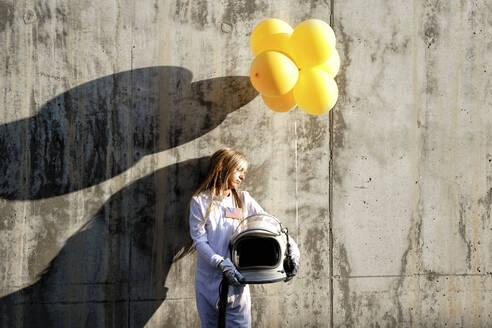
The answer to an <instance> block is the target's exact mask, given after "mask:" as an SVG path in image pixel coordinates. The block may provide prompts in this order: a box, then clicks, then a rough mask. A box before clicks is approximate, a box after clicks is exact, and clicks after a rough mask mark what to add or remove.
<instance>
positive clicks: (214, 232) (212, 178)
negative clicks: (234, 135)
mask: <svg viewBox="0 0 492 328" xmlns="http://www.w3.org/2000/svg"><path fill="white" fill-rule="evenodd" d="M247 169H248V162H247V161H246V158H245V157H244V155H243V154H241V153H240V152H238V151H236V150H233V149H227V148H225V149H220V150H218V151H216V152H215V153H214V154H213V155H212V157H211V159H210V165H209V169H208V173H207V177H206V178H205V181H204V182H203V183H202V184H201V185H200V187H199V188H198V190H197V191H196V192H195V193H194V195H193V197H192V199H191V201H190V234H191V238H192V239H193V241H194V245H195V249H196V250H197V252H198V261H197V267H196V276H195V278H196V285H195V294H196V304H197V308H198V314H199V316H200V321H201V325H202V327H217V324H218V309H217V306H218V304H217V303H218V299H219V286H220V282H221V280H222V274H223V273H224V275H225V277H226V278H227V280H228V282H229V285H230V287H229V292H228V298H227V307H226V327H251V299H250V292H249V287H248V286H247V285H246V286H245V285H243V284H242V279H243V277H242V275H241V273H239V272H238V271H237V270H236V268H235V267H234V265H233V263H232V262H231V261H230V259H229V258H228V256H229V241H230V239H231V236H232V234H233V232H234V229H235V228H236V227H237V225H238V224H239V222H240V220H241V219H242V218H245V217H248V216H250V215H254V214H262V213H265V211H264V210H263V209H262V208H261V206H260V205H259V204H258V203H257V202H256V201H255V200H254V199H253V198H252V197H251V196H250V194H249V193H248V192H246V191H239V190H238V187H239V186H240V184H241V182H242V181H243V180H244V178H245V176H246V171H247ZM297 252H298V251H297ZM294 274H295V273H294Z"/></svg>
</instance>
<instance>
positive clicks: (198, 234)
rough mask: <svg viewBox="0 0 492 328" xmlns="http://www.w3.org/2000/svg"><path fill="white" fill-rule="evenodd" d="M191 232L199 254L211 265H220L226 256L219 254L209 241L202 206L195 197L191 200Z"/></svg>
mask: <svg viewBox="0 0 492 328" xmlns="http://www.w3.org/2000/svg"><path fill="white" fill-rule="evenodd" d="M190 234H191V239H193V241H194V244H195V249H196V251H197V252H198V255H199V256H200V257H202V258H203V259H204V260H206V261H207V263H208V264H210V265H211V266H213V267H218V265H219V263H220V262H221V261H222V260H223V259H224V258H223V257H222V256H220V255H219V254H217V253H216V252H215V251H214V250H213V249H212V247H210V244H209V243H208V239H207V231H206V229H205V222H204V218H203V211H202V207H201V205H200V204H199V202H198V201H197V200H196V199H195V197H193V198H192V199H191V202H190Z"/></svg>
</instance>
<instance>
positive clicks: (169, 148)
mask: <svg viewBox="0 0 492 328" xmlns="http://www.w3.org/2000/svg"><path fill="white" fill-rule="evenodd" d="M491 10H492V3H491V2H490V1H486V0H482V1H461V2H457V1H453V2H447V1H413V2H412V1H411V2H404V3H396V2H391V1H369V2H368V1H360V0H356V1H339V0H334V1H331V2H330V1H319V0H311V1H302V2H298V1H293V0H291V1H273V0H265V1H249V0H239V1H233V0H226V1H219V2H214V1H182V0H176V1H161V0H156V1H130V0H122V1H117V2H115V1H107V0H100V1H97V2H95V1H78V2H75V1H65V2H61V1H55V0H50V1H48V0H46V1H32V0H29V1H23V2H22V3H20V2H18V1H14V0H0V42H1V44H2V45H3V47H2V48H0V76H1V78H0V90H1V91H2V92H0V103H2V104H3V111H2V114H1V116H0V150H1V151H0V198H1V199H0V213H1V215H0V258H1V261H0V326H1V327H86V326H90V327H144V326H145V327H197V326H199V321H198V316H197V313H196V308H195V300H194V265H195V257H196V254H191V255H189V254H188V255H183V252H185V251H186V250H187V249H189V248H190V246H191V242H190V239H189V237H188V235H187V227H186V218H185V216H186V214H185V213H186V206H187V201H188V199H189V197H190V195H191V194H192V192H193V191H194V189H195V188H196V187H197V184H198V183H199V180H200V177H201V176H202V175H203V171H204V169H205V168H206V165H207V159H208V156H209V155H210V154H211V153H212V152H213V151H215V150H216V149H218V148H220V147H224V146H228V147H233V148H237V149H239V150H241V151H243V152H244V153H245V154H246V156H247V157H248V158H249V160H250V164H251V166H250V170H249V173H248V177H247V179H246V181H245V186H244V188H245V189H247V190H249V191H250V192H251V194H252V195H253V196H254V197H255V198H256V199H257V200H258V201H259V202H260V203H261V204H262V205H263V207H264V208H265V209H266V210H267V211H269V212H270V213H272V214H274V215H276V216H277V217H279V218H280V219H281V220H282V221H283V222H284V224H286V225H287V226H288V227H289V230H290V232H291V234H292V235H293V236H294V238H295V239H296V240H297V242H298V244H299V246H300V249H301V253H302V267H301V269H300V272H299V274H298V276H297V277H296V278H295V279H294V280H292V281H291V282H289V283H287V284H284V283H277V284H271V285H257V286H253V288H252V301H253V326H255V327H367V326H369V327H383V326H384V327H453V326H455V327H487V326H492V318H491V316H490V314H491V313H492V296H491V295H492V294H491V292H492V267H491V264H492V238H491V234H492V223H491V218H490V213H491V208H492V173H491V172H492V152H491V150H490V149H492V148H491V147H492V112H491V109H490V108H491V105H492V79H491V78H490V74H489V73H488V72H490V70H491V69H492V68H491V67H490V66H491V60H492V16H490V14H489V13H490V12H491ZM331 15H332V16H331ZM269 17H277V18H280V19H284V20H285V21H287V22H289V23H290V24H291V25H292V26H295V25H297V24H298V23H300V22H301V21H303V20H305V19H308V18H319V19H322V20H325V21H327V22H329V21H330V18H332V20H333V27H334V30H335V34H336V35H337V38H338V43H337V48H338V50H339V52H340V55H341V58H342V68H341V72H340V75H339V76H338V77H337V83H338V86H339V90H340V98H339V101H338V104H337V105H336V106H335V108H334V109H333V110H332V113H331V114H329V115H328V114H326V115H322V116H319V117H311V116H308V115H306V114H304V113H303V112H301V111H300V110H299V109H294V110H292V111H291V112H289V113H286V114H278V113H274V112H271V111H269V110H268V109H267V108H266V107H265V106H264V105H263V103H262V101H261V98H260V97H259V96H258V94H257V93H256V92H255V91H254V90H253V89H252V87H251V85H250V83H249V78H248V71H249V65H250V63H251V60H252V55H251V53H250V50H249V35H250V33H251V31H252V29H253V27H254V26H255V25H256V24H257V23H258V22H260V21H261V20H263V19H265V18H269Z"/></svg>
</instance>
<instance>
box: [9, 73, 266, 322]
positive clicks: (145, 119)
mask: <svg viewBox="0 0 492 328" xmlns="http://www.w3.org/2000/svg"><path fill="white" fill-rule="evenodd" d="M191 79H192V74H191V72H190V71H188V70H186V69H184V68H180V67H149V68H142V69H137V70H133V71H128V72H122V73H118V74H114V75H111V76H106V77H103V78H100V79H97V80H94V81H91V82H88V83H85V84H83V85H80V86H78V87H75V88H73V89H71V90H69V91H67V92H65V93H63V94H61V95H59V96H57V97H56V98H54V99H52V100H50V101H49V102H47V103H46V104H45V105H44V106H42V107H41V109H40V110H39V112H38V114H37V115H36V116H34V117H31V118H27V119H23V120H19V121H15V122H12V123H8V124H4V125H2V126H0V156H1V157H0V197H2V198H5V199H9V200H35V199H43V198H48V197H53V196H59V195H64V194H66V193H69V192H73V191H77V190H80V189H83V188H86V187H90V186H93V185H96V184H98V183H100V182H103V181H106V180H108V179H111V178H112V177H114V176H115V175H118V174H120V173H122V172H124V171H125V170H127V169H129V168H130V167H131V166H132V165H134V164H135V163H136V162H137V161H138V160H139V159H141V158H142V157H143V156H145V155H147V154H152V153H156V152H160V151H163V150H166V149H170V148H173V147H176V146H179V145H181V144H183V143H186V142H189V141H191V140H194V139H195V138H198V137H200V136H202V135H204V134H205V133H207V132H208V131H210V130H212V129H214V128H215V127H217V126H218V125H219V124H220V123H221V122H222V121H223V120H224V119H225V118H226V116H227V115H228V114H229V113H231V112H233V111H235V110H237V109H238V108H240V107H242V106H244V105H245V104H247V103H248V102H250V101H251V100H252V99H253V98H255V97H256V95H257V92H256V91H255V90H254V89H253V88H252V87H251V85H250V83H249V79H248V77H242V76H234V77H221V78H213V79H208V80H202V81H198V82H191ZM207 165H208V158H199V159H194V160H189V161H185V162H181V163H178V164H175V165H170V166H168V167H166V168H163V169H160V170H158V171H157V172H155V173H153V174H151V175H149V176H147V177H144V178H142V179H140V180H138V181H137V182H135V183H133V184H131V185H130V186H128V187H126V188H124V189H123V190H121V191H120V192H118V193H116V194H115V195H113V196H112V197H111V198H110V199H109V200H108V202H106V204H105V205H104V206H103V207H102V208H101V209H100V210H99V211H98V212H97V214H96V215H95V216H94V217H93V218H92V219H91V220H90V221H89V222H88V224H87V225H86V226H85V227H84V228H83V229H81V230H80V231H79V232H77V233H76V234H74V235H73V236H72V237H71V238H69V239H68V240H67V242H66V244H65V245H64V247H63V249H62V250H61V252H60V253H59V254H58V255H57V256H56V257H55V259H54V260H53V261H52V262H51V263H50V265H49V267H48V268H47V269H46V270H45V272H44V273H42V275H41V276H40V278H39V280H38V281H37V282H36V283H34V284H33V285H31V286H29V287H26V288H23V289H21V290H19V291H17V292H14V293H12V294H9V295H6V296H4V297H2V298H1V299H0V326H2V327H144V325H145V324H146V323H147V321H148V320H149V319H150V318H151V317H152V315H153V314H154V313H155V311H156V310H157V308H158V307H159V306H160V305H161V304H162V302H163V301H164V300H165V299H166V292H167V290H166V288H165V287H164V285H165V281H166V278H167V275H168V272H169V270H170V268H171V264H172V260H173V258H176V257H179V256H181V254H183V252H186V251H187V250H188V249H189V248H190V247H191V239H190V237H189V234H188V228H187V220H186V210H187V205H188V200H189V198H190V197H191V195H192V193H193V191H194V190H195V189H196V188H197V187H198V183H199V182H200V181H201V179H202V177H201V174H203V171H204V169H205V166H207ZM0 220H1V218H0ZM55 233H56V232H55ZM187 274H190V275H191V276H192V275H193V273H187ZM187 279H188V278H187Z"/></svg>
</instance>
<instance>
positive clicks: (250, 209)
mask: <svg viewBox="0 0 492 328" xmlns="http://www.w3.org/2000/svg"><path fill="white" fill-rule="evenodd" d="M243 193H244V207H245V208H246V211H247V214H246V216H250V215H256V214H266V212H265V210H264V209H263V208H262V207H261V206H260V204H258V202H257V201H256V200H255V199H254V198H253V197H251V195H250V194H249V192H247V191H244V192H243Z"/></svg>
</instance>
